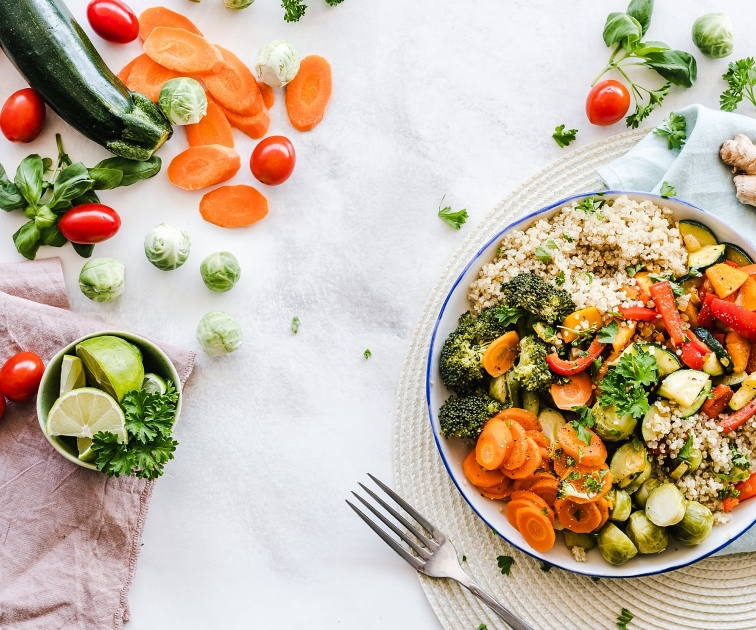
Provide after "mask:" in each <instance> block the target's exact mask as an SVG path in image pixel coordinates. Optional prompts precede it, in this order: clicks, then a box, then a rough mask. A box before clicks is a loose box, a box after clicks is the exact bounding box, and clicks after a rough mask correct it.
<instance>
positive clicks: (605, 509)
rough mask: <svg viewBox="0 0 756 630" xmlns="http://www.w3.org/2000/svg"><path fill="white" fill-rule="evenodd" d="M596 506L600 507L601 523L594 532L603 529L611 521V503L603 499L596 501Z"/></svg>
mask: <svg viewBox="0 0 756 630" xmlns="http://www.w3.org/2000/svg"><path fill="white" fill-rule="evenodd" d="M595 505H596V506H597V507H598V509H599V513H600V514H601V522H600V523H599V524H598V525H597V526H596V528H595V529H594V530H593V531H594V532H595V531H597V530H599V529H601V528H602V527H603V526H604V525H605V524H606V522H607V521H608V520H609V503H608V502H607V500H606V499H605V498H604V497H601V498H600V499H599V500H598V501H596V503H595Z"/></svg>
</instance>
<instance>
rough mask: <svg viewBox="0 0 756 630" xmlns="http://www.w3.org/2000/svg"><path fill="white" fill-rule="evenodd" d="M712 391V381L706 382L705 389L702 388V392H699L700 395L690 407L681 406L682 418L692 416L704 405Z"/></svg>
mask: <svg viewBox="0 0 756 630" xmlns="http://www.w3.org/2000/svg"><path fill="white" fill-rule="evenodd" d="M710 392H711V381H710V380H709V381H706V384H705V385H704V386H703V389H702V390H701V393H700V394H698V397H697V398H696V399H695V400H694V401H693V404H692V405H690V406H689V407H683V406H680V409H679V412H680V417H682V418H688V417H690V416H692V415H693V414H694V413H696V412H697V411H698V410H699V409H700V408H701V407H703V404H704V403H705V402H706V399H707V398H708V397H709V393H710Z"/></svg>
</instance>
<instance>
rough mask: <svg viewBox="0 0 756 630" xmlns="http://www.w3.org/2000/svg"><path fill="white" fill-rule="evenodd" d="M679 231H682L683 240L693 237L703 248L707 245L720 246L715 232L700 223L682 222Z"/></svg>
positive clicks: (689, 220)
mask: <svg viewBox="0 0 756 630" xmlns="http://www.w3.org/2000/svg"><path fill="white" fill-rule="evenodd" d="M678 229H679V230H680V234H681V235H682V237H683V239H684V238H685V237H686V236H692V237H693V238H694V239H696V241H697V242H698V244H699V245H700V246H701V247H706V246H707V245H719V241H718V240H717V237H716V236H715V235H714V232H712V231H711V230H710V229H709V228H708V227H706V226H705V225H704V224H703V223H699V222H698V221H693V220H691V219H685V220H683V221H680V223H679V225H678ZM688 251H690V250H688Z"/></svg>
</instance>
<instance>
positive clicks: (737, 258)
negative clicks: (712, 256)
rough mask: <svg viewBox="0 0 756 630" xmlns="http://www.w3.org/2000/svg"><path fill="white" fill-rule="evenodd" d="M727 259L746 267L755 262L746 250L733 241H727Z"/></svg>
mask: <svg viewBox="0 0 756 630" xmlns="http://www.w3.org/2000/svg"><path fill="white" fill-rule="evenodd" d="M724 246H725V259H726V260H729V261H730V262H734V263H735V264H736V265H740V266H741V267H745V266H746V265H752V264H753V258H751V257H750V256H749V255H748V254H747V253H746V252H745V251H743V250H742V249H741V248H740V247H738V246H737V245H735V244H733V243H725V244H724Z"/></svg>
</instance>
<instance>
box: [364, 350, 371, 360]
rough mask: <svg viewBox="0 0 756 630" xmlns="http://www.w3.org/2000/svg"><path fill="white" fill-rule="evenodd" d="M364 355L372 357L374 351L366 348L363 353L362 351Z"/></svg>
mask: <svg viewBox="0 0 756 630" xmlns="http://www.w3.org/2000/svg"><path fill="white" fill-rule="evenodd" d="M362 355H363V356H364V357H365V358H366V359H369V358H370V357H372V356H373V353H372V352H370V350H365V352H363V353H362Z"/></svg>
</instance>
